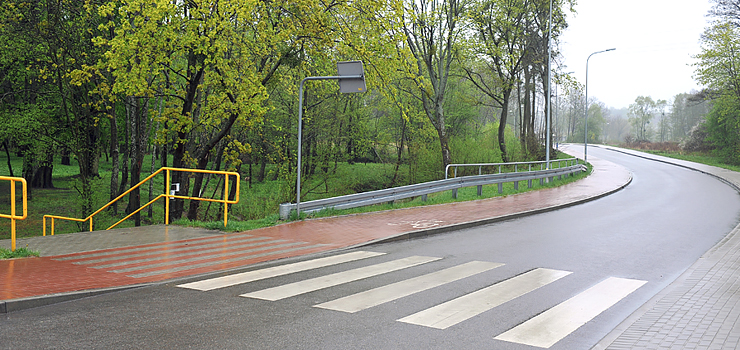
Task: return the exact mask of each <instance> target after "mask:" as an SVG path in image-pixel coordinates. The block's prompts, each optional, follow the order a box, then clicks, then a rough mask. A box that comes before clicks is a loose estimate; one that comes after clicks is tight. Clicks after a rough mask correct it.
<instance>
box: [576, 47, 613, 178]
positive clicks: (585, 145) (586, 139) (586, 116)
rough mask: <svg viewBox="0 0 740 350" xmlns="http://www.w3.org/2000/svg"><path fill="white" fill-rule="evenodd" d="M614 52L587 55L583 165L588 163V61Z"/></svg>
mask: <svg viewBox="0 0 740 350" xmlns="http://www.w3.org/2000/svg"><path fill="white" fill-rule="evenodd" d="M614 50H616V48H611V49H606V50H601V51H596V52H594V53H592V54H590V55H588V58H586V112H585V113H584V115H585V120H584V125H583V162H584V163H585V162H586V161H588V158H587V155H588V60H590V59H591V56H593V55H595V54H597V53H602V52H608V51H614Z"/></svg>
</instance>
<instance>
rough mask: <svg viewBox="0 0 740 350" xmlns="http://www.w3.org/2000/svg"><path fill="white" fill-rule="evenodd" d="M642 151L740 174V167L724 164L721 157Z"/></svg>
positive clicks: (703, 154)
mask: <svg viewBox="0 0 740 350" xmlns="http://www.w3.org/2000/svg"><path fill="white" fill-rule="evenodd" d="M642 151H643V152H646V153H650V154H655V155H659V156H664V157H669V158H674V159H680V160H687V161H690V162H694V163H701V164H705V165H711V166H716V167H718V168H723V169H727V170H732V171H738V172H740V166H738V165H733V164H727V163H725V162H723V161H722V160H721V159H720V158H719V157H715V156H713V155H711V154H707V153H678V152H668V151H651V150H647V151H646V150H642Z"/></svg>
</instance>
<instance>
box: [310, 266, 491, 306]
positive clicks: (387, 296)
mask: <svg viewBox="0 0 740 350" xmlns="http://www.w3.org/2000/svg"><path fill="white" fill-rule="evenodd" d="M503 265H504V264H498V263H492V262H485V261H471V262H469V263H465V264H462V265H457V266H453V267H450V268H448V269H444V270H441V271H437V272H432V273H430V274H427V275H423V276H419V277H415V278H411V279H408V280H405V281H400V282H397V283H393V284H389V285H386V286H382V287H379V288H375V289H371V290H368V291H365V292H361V293H357V294H353V295H350V296H346V297H344V298H340V299H336V300H332V301H329V302H326V303H323V304H319V305H314V307H319V308H323V309H329V310H336V311H343V312H349V313H353V312H357V311H360V310H364V309H367V308H371V307H373V306H377V305H380V304H383V303H387V302H389V301H393V300H396V299H400V298H403V297H405V296H409V295H411V294H415V293H418V292H421V291H425V290H427V289H431V288H434V287H437V286H441V285H443V284H446V283H450V282H454V281H457V280H459V279H463V278H465V277H470V276H473V275H475V274H478V273H481V272H484V271H488V270H491V269H494V268H497V267H499V266H503Z"/></svg>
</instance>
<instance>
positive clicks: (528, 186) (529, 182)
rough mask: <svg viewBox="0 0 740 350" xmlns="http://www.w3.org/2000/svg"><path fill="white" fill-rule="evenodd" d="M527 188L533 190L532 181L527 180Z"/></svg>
mask: <svg viewBox="0 0 740 350" xmlns="http://www.w3.org/2000/svg"><path fill="white" fill-rule="evenodd" d="M527 188H532V179H529V180H527Z"/></svg>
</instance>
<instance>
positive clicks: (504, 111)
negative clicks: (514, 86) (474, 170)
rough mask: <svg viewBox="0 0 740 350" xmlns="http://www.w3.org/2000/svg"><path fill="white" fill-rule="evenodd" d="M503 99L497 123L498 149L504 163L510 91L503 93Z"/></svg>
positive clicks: (507, 158) (506, 90) (506, 157)
mask: <svg viewBox="0 0 740 350" xmlns="http://www.w3.org/2000/svg"><path fill="white" fill-rule="evenodd" d="M503 94H504V99H503V104H502V105H501V118H500V119H499V122H498V149H499V150H501V160H502V161H503V162H504V163H508V162H509V160H510V159H509V154H508V152H507V151H506V119H508V115H509V97H511V89H505V90H504V91H503Z"/></svg>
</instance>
